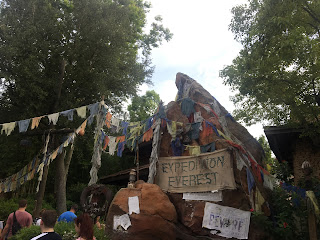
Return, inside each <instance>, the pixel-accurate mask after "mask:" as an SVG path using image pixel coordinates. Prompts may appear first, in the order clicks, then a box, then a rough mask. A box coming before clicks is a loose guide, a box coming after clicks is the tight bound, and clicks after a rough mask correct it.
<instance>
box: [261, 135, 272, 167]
mask: <svg viewBox="0 0 320 240" xmlns="http://www.w3.org/2000/svg"><path fill="white" fill-rule="evenodd" d="M258 142H259V143H260V145H261V146H262V148H263V151H264V155H265V159H264V162H265V163H266V164H270V165H272V164H273V161H274V160H273V159H272V155H271V148H270V146H269V143H268V141H267V140H266V138H265V136H264V135H260V137H259V138H258Z"/></svg>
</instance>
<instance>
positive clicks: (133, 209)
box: [128, 196, 140, 215]
mask: <svg viewBox="0 0 320 240" xmlns="http://www.w3.org/2000/svg"><path fill="white" fill-rule="evenodd" d="M128 205H129V214H130V215H131V214H132V213H136V214H139V213H140V207H139V197H138V196H134V197H129V198H128Z"/></svg>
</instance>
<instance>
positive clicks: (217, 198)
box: [183, 191, 222, 202]
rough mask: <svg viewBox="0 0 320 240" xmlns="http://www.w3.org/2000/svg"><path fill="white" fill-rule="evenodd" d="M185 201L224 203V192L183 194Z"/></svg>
mask: <svg viewBox="0 0 320 240" xmlns="http://www.w3.org/2000/svg"><path fill="white" fill-rule="evenodd" d="M183 199H184V200H187V201H192V200H194V201H213V202H221V201H222V192H221V191H217V192H202V193H183Z"/></svg>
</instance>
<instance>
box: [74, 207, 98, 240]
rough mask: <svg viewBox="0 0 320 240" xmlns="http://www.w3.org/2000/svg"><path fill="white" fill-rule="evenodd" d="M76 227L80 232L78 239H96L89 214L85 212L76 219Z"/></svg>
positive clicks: (78, 232)
mask: <svg viewBox="0 0 320 240" xmlns="http://www.w3.org/2000/svg"><path fill="white" fill-rule="evenodd" d="M74 227H75V229H76V232H77V234H78V236H79V237H78V238H77V239H76V240H96V238H95V237H94V236H93V221H92V218H91V217H90V216H89V214H87V213H84V214H82V215H81V216H79V217H77V218H76V219H75V220H74Z"/></svg>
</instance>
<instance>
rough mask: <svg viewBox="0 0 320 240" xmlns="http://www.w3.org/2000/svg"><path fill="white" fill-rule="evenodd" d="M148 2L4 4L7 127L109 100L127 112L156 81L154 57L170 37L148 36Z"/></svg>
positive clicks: (33, 0)
mask: <svg viewBox="0 0 320 240" xmlns="http://www.w3.org/2000/svg"><path fill="white" fill-rule="evenodd" d="M149 8H150V4H148V3H146V2H145V1H143V0H116V1H112V0H102V1H97V0H73V1H71V0H70V1H69V0H59V1H56V0H46V1H45V0H28V1H20V0H4V1H1V8H0V78H1V88H0V89H1V96H0V102H1V105H0V108H1V112H2V113H4V112H5V113H10V114H9V115H8V114H1V117H0V122H4V121H12V120H17V119H21V118H23V117H32V116H34V115H39V114H48V113H52V112H54V111H57V110H62V109H67V108H71V107H75V106H81V105H87V104H89V103H92V102H95V101H99V100H101V98H102V96H103V95H104V96H105V101H106V103H108V104H110V105H112V106H119V103H120V102H121V101H122V100H123V99H127V98H128V97H130V96H133V95H134V94H135V93H136V91H137V88H138V87H139V86H140V85H141V84H142V83H145V82H147V83H148V82H150V77H151V75H152V72H153V66H152V65H151V60H150V53H151V52H150V51H151V49H152V48H153V47H157V46H158V45H159V44H160V43H161V42H162V40H169V39H170V38H171V36H172V34H171V33H170V31H169V30H168V29H166V28H164V27H163V26H162V24H161V18H160V17H157V18H156V19H155V22H154V23H153V24H152V25H151V29H150V32H149V33H145V32H144V28H145V26H146V13H147V11H148V9H149Z"/></svg>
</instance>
